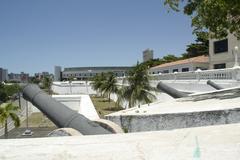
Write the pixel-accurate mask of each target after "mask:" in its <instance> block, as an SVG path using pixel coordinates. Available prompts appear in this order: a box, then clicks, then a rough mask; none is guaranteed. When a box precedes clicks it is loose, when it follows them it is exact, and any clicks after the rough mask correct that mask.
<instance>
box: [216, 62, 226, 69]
mask: <svg viewBox="0 0 240 160" xmlns="http://www.w3.org/2000/svg"><path fill="white" fill-rule="evenodd" d="M222 68H226V63H220V64H214V69H222Z"/></svg>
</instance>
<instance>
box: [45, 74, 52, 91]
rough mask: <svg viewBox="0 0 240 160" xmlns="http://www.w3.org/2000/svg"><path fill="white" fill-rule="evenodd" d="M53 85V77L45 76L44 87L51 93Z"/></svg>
mask: <svg viewBox="0 0 240 160" xmlns="http://www.w3.org/2000/svg"><path fill="white" fill-rule="evenodd" d="M51 86H52V79H51V77H49V76H45V77H44V78H43V88H44V89H46V90H47V92H48V93H49V94H51V93H52V90H51Z"/></svg>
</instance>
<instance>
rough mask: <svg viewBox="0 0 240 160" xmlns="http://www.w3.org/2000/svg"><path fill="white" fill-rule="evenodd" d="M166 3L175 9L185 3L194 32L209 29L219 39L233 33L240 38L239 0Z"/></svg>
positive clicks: (173, 0)
mask: <svg viewBox="0 0 240 160" xmlns="http://www.w3.org/2000/svg"><path fill="white" fill-rule="evenodd" d="M164 4H165V5H167V6H169V7H170V8H171V9H173V10H174V11H180V10H181V9H180V8H181V6H182V5H184V7H183V12H184V13H185V14H186V15H189V16H191V18H192V26H193V27H194V31H193V32H194V33H203V32H206V31H207V32H209V36H210V37H211V38H217V39H220V38H224V37H226V36H227V35H228V33H232V34H233V35H235V36H236V37H237V38H238V39H240V1H239V0H165V2H164ZM205 36H206V34H205Z"/></svg>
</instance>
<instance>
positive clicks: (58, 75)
mask: <svg viewBox="0 0 240 160" xmlns="http://www.w3.org/2000/svg"><path fill="white" fill-rule="evenodd" d="M61 75H62V68H61V66H55V67H54V81H61Z"/></svg>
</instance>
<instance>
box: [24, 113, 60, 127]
mask: <svg viewBox="0 0 240 160" xmlns="http://www.w3.org/2000/svg"><path fill="white" fill-rule="evenodd" d="M28 126H29V127H56V126H55V124H54V123H53V122H52V121H50V120H49V119H48V118H47V117H46V116H44V114H43V113H32V114H31V116H29V118H28ZM20 127H26V120H24V121H23V122H22V123H21V126H20Z"/></svg>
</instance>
